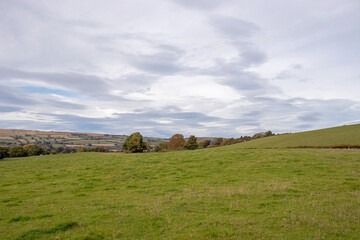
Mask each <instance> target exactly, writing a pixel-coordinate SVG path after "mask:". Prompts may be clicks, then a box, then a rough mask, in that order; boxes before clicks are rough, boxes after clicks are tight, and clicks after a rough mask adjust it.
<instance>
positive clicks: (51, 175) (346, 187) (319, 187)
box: [0, 137, 360, 240]
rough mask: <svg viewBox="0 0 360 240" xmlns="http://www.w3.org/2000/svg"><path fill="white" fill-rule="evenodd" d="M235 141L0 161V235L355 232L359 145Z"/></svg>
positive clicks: (309, 235)
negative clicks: (273, 145)
mask: <svg viewBox="0 0 360 240" xmlns="http://www.w3.org/2000/svg"><path fill="white" fill-rule="evenodd" d="M271 138H272V137H269V139H271ZM264 140H265V139H264ZM256 141H257V140H256ZM254 142H255V141H254ZM241 146H242V145H241V144H235V145H231V146H227V147H220V148H212V149H204V150H196V151H181V152H168V153H145V154H114V153H105V154H104V153H77V154H67V155H54V156H38V157H29V158H22V159H8V160H5V161H0V174H1V182H0V239H19V240H20V239H82V240H86V239H88V240H89V239H359V236H360V228H359V226H360V150H355V149H350V150H339V149H241Z"/></svg>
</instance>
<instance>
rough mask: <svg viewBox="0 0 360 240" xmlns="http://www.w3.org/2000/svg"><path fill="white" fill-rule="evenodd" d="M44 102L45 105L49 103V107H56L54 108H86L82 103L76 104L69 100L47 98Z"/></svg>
mask: <svg viewBox="0 0 360 240" xmlns="http://www.w3.org/2000/svg"><path fill="white" fill-rule="evenodd" d="M44 102H46V104H47V105H49V107H56V108H60V109H67V110H69V109H76V110H83V109H86V106H85V105H82V104H77V103H70V102H65V101H59V100H56V99H47V100H45V101H44Z"/></svg>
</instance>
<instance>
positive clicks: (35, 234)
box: [17, 222, 79, 240]
mask: <svg viewBox="0 0 360 240" xmlns="http://www.w3.org/2000/svg"><path fill="white" fill-rule="evenodd" d="M77 226H79V224H78V223H76V222H67V223H60V224H58V225H56V226H55V227H53V228H49V229H41V230H38V229H35V230H30V231H27V232H25V233H24V234H22V235H21V236H20V237H18V238H17V240H30V239H39V238H41V237H43V236H44V235H48V234H53V233H57V232H65V231H67V230H70V229H72V228H74V227H77Z"/></svg>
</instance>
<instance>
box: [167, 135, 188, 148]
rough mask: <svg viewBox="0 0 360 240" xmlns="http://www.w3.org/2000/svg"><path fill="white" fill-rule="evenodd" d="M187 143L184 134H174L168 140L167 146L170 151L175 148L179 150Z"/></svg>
mask: <svg viewBox="0 0 360 240" xmlns="http://www.w3.org/2000/svg"><path fill="white" fill-rule="evenodd" d="M184 145H185V139H184V136H183V135H182V134H179V133H177V134H174V135H173V136H172V137H171V138H170V141H169V142H168V144H167V146H168V149H169V150H170V151H175V150H179V149H181V148H183V147H184Z"/></svg>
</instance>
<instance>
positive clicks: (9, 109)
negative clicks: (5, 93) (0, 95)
mask: <svg viewBox="0 0 360 240" xmlns="http://www.w3.org/2000/svg"><path fill="white" fill-rule="evenodd" d="M21 110H22V108H20V107H13V106H0V112H3V113H4V112H17V111H21Z"/></svg>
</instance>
